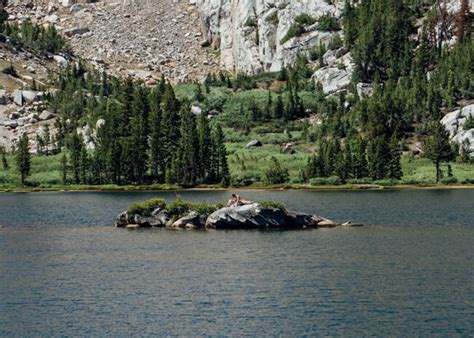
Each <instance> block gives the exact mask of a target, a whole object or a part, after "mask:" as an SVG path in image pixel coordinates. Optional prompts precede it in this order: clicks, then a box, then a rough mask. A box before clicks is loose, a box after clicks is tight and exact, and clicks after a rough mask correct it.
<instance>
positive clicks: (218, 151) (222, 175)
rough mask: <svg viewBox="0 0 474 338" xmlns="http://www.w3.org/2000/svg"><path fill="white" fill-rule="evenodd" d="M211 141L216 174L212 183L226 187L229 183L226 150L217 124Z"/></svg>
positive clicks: (220, 129) (222, 135)
mask: <svg viewBox="0 0 474 338" xmlns="http://www.w3.org/2000/svg"><path fill="white" fill-rule="evenodd" d="M213 139H214V140H213V142H214V145H213V152H214V154H213V160H214V166H215V168H214V170H215V174H216V177H215V182H214V183H221V184H223V185H224V186H226V185H229V183H230V174H229V165H228V163H227V149H226V146H225V142H224V133H223V131H222V127H221V126H220V124H217V126H216V127H215V130H214V138H213Z"/></svg>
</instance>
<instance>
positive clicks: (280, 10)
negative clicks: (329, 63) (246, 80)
mask: <svg viewBox="0 0 474 338" xmlns="http://www.w3.org/2000/svg"><path fill="white" fill-rule="evenodd" d="M191 1H192V2H193V0H191ZM194 2H195V4H196V6H197V8H198V9H199V13H200V16H201V20H202V24H203V28H204V31H205V34H206V38H208V39H209V42H210V43H212V45H213V46H214V47H215V48H219V49H220V51H221V62H220V65H221V67H222V68H223V69H225V70H227V71H230V72H245V73H258V72H261V71H279V70H280V69H281V67H282V66H284V65H289V64H291V63H292V62H294V60H295V58H296V55H297V54H298V53H299V52H301V51H305V50H308V49H310V48H312V47H315V46H318V45H319V44H320V43H323V44H328V43H329V42H330V41H331V39H332V38H333V37H334V35H335V34H336V33H334V32H323V31H321V30H318V25H317V24H312V25H310V27H308V28H307V29H306V32H305V34H303V35H301V36H300V37H294V38H292V39H289V40H288V41H286V42H284V43H282V40H283V39H284V37H285V35H286V34H287V32H288V31H289V29H290V28H291V26H292V25H293V23H294V21H295V18H296V17H298V16H299V15H301V14H307V15H309V16H311V17H313V18H315V19H319V18H321V17H322V16H324V15H327V14H330V15H332V16H335V17H338V16H340V14H341V10H342V8H343V5H344V1H343V0H337V1H332V2H330V1H324V0H314V1H308V0H257V1H255V0H244V1H236V0H232V1H219V0H194Z"/></svg>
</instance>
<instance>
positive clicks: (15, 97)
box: [13, 89, 23, 107]
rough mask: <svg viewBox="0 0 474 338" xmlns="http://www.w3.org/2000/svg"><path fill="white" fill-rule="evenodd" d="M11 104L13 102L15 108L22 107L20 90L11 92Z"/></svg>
mask: <svg viewBox="0 0 474 338" xmlns="http://www.w3.org/2000/svg"><path fill="white" fill-rule="evenodd" d="M13 102H15V104H16V105H17V106H20V107H21V106H23V93H22V91H21V90H19V89H16V90H15V91H14V92H13Z"/></svg>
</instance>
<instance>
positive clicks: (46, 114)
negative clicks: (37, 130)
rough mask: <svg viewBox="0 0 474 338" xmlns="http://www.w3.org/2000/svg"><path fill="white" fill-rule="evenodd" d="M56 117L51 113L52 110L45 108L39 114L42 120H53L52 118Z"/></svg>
mask: <svg viewBox="0 0 474 338" xmlns="http://www.w3.org/2000/svg"><path fill="white" fill-rule="evenodd" d="M53 117H54V114H53V113H51V112H50V111H48V110H43V112H42V113H41V115H40V116H39V119H40V120H41V121H46V120H51V119H52V118H53Z"/></svg>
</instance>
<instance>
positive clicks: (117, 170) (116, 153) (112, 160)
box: [107, 139, 122, 184]
mask: <svg viewBox="0 0 474 338" xmlns="http://www.w3.org/2000/svg"><path fill="white" fill-rule="evenodd" d="M121 157H122V145H121V142H120V140H117V139H114V140H112V144H111V147H110V149H109V156H108V157H107V159H108V163H107V168H108V171H109V175H110V176H111V179H112V182H113V183H115V184H120V183H121V180H122V162H121Z"/></svg>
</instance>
